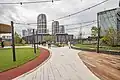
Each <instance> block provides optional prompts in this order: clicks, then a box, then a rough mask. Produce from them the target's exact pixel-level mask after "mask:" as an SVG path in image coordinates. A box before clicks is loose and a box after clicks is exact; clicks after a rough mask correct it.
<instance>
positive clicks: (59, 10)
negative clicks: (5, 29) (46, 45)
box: [0, 0, 119, 35]
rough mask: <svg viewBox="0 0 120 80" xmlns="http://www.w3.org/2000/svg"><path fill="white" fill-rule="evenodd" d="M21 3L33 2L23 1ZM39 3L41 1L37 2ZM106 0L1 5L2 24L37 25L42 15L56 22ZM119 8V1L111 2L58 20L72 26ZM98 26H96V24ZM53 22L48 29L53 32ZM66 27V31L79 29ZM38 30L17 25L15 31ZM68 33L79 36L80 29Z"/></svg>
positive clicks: (87, 31)
mask: <svg viewBox="0 0 120 80" xmlns="http://www.w3.org/2000/svg"><path fill="white" fill-rule="evenodd" d="M21 1H33V0H21ZM36 1H39V0H36ZM102 1H104V0H82V1H81V0H61V1H58V2H54V3H38V4H26V5H24V4H23V5H0V23H7V24H10V21H11V20H13V21H16V22H25V23H34V22H35V23H36V22H37V16H38V15H39V14H41V13H43V14H46V17H47V20H48V21H50V20H54V19H56V18H59V17H62V16H65V15H68V14H71V13H74V12H77V11H80V10H83V9H85V8H88V7H90V6H92V5H95V4H97V3H99V2H102ZM0 2H20V0H14V1H13V0H4V1H3V0H0ZM118 6H119V0H109V1H108V2H106V3H104V4H102V5H100V6H98V7H95V8H93V9H91V10H88V11H85V12H83V13H81V14H77V15H75V16H72V17H70V18H66V19H63V20H60V21H59V20H58V21H59V23H60V25H63V24H71V23H78V22H85V21H90V20H95V19H96V13H98V12H101V11H103V10H107V9H112V8H116V7H118ZM94 25H96V24H94ZM51 26H52V22H49V23H48V29H50V30H51ZM79 26H80V25H76V26H65V29H68V28H73V27H79ZM27 28H37V26H25V25H15V30H16V31H17V32H18V33H19V34H22V29H27ZM82 31H83V33H84V34H90V28H88V27H86V28H84V29H83V30H82ZM66 32H67V33H70V34H74V35H78V32H79V29H75V30H72V31H69V32H68V31H66Z"/></svg>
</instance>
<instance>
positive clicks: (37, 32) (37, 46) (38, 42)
mask: <svg viewBox="0 0 120 80" xmlns="http://www.w3.org/2000/svg"><path fill="white" fill-rule="evenodd" d="M36 36H37V49H38V43H39V42H38V31H37V30H36Z"/></svg>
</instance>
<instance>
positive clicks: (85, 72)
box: [15, 47, 99, 80]
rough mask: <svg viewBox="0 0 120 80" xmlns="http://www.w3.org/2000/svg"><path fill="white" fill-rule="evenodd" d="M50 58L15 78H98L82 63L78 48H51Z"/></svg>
mask: <svg viewBox="0 0 120 80" xmlns="http://www.w3.org/2000/svg"><path fill="white" fill-rule="evenodd" d="M50 51H51V52H52V56H51V58H50V59H49V60H48V61H47V62H46V63H45V64H44V65H42V66H40V67H39V68H38V69H37V70H35V71H34V72H32V73H30V74H28V75H25V76H20V77H18V78H16V79H15V80H99V79H98V78H97V77H96V76H95V75H93V74H92V73H91V72H90V70H89V69H88V68H87V67H86V66H85V65H84V64H83V62H82V61H81V59H80V58H79V56H78V52H80V51H78V50H73V49H69V48H68V47H62V48H55V47H54V48H52V49H51V50H50Z"/></svg>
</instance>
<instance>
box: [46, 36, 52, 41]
mask: <svg viewBox="0 0 120 80" xmlns="http://www.w3.org/2000/svg"><path fill="white" fill-rule="evenodd" d="M44 40H45V41H53V40H54V38H53V36H44Z"/></svg>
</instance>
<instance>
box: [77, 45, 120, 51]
mask: <svg viewBox="0 0 120 80" xmlns="http://www.w3.org/2000/svg"><path fill="white" fill-rule="evenodd" d="M75 46H76V47H79V48H81V49H94V50H96V45H85V44H76V45H75ZM100 50H117V51H120V47H111V46H100Z"/></svg>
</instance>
